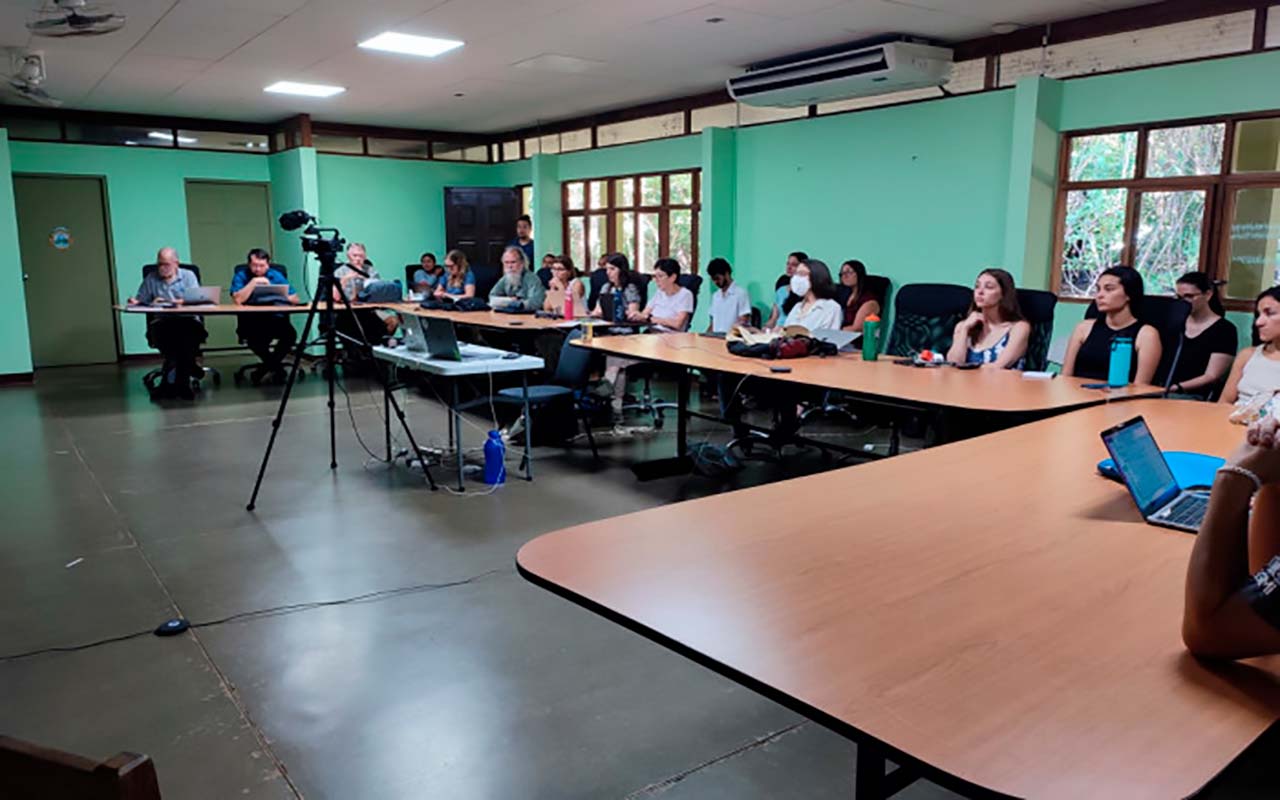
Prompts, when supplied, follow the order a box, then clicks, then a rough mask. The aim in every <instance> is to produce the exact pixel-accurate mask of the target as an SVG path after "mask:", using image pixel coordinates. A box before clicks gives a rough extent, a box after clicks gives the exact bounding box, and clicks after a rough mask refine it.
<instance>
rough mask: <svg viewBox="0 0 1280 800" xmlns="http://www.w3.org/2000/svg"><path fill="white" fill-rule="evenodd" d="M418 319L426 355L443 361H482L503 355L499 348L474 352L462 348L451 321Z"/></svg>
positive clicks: (429, 318)
mask: <svg viewBox="0 0 1280 800" xmlns="http://www.w3.org/2000/svg"><path fill="white" fill-rule="evenodd" d="M419 320H420V321H421V324H422V325H423V326H424V332H425V334H426V344H427V355H428V356H429V357H431V358H438V359H441V360H444V361H484V360H486V359H493V358H502V356H503V355H504V353H503V352H502V351H501V350H492V351H491V350H487V349H486V350H481V351H479V352H476V351H475V350H474V349H472V348H466V349H464V348H463V347H462V346H461V345H459V344H458V334H457V333H456V332H455V331H454V329H453V323H452V322H451V321H449V320H447V319H438V318H436V317H425V318H423V317H419Z"/></svg>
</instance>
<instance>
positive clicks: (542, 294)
mask: <svg viewBox="0 0 1280 800" xmlns="http://www.w3.org/2000/svg"><path fill="white" fill-rule="evenodd" d="M524 293H525V299H524V302H525V307H526V308H542V302H543V301H544V300H546V299H547V289H546V287H545V286H543V285H542V279H541V278H539V277H538V276H537V275H535V274H534V273H532V272H525V274H524Z"/></svg>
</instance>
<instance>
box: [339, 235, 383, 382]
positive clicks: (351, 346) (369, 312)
mask: <svg viewBox="0 0 1280 800" xmlns="http://www.w3.org/2000/svg"><path fill="white" fill-rule="evenodd" d="M368 260H369V256H368V253H367V251H366V250H365V246H364V245H363V244H361V243H360V242H352V243H351V244H349V245H347V263H346V264H343V265H342V266H340V267H338V268H337V269H336V270H334V271H333V277H335V278H337V280H338V285H337V286H335V287H334V289H333V299H334V301H335V302H334V308H335V309H342V308H344V305H343V304H342V302H341V301H342V296H345V297H346V298H347V300H348V301H349V302H351V303H357V302H359V300H360V292H361V290H363V289H364V285H365V282H366V281H378V280H382V276H381V275H379V274H378V271H377V270H376V269H374V268H373V265H372V264H369V263H367V262H368ZM339 291H341V292H342V295H339V294H338V292H339ZM336 316H337V326H336V327H337V329H338V333H339V334H340V335H341V336H342V337H344V340H343V344H342V348H343V353H344V356H349V357H353V358H354V360H357V361H360V360H364V359H365V353H364V352H363V349H362V348H360V347H357V345H361V344H364V343H366V342H367V343H368V344H370V345H375V344H382V342H383V340H385V339H386V338H387V337H388V336H390V335H391V334H393V333H395V331H396V326H397V325H398V324H399V318H398V317H397V316H396V315H395V313H394V312H390V311H385V312H384V311H381V310H379V309H372V308H359V309H356V310H354V311H351V312H347V311H338V312H337V313H336ZM349 360H350V359H349Z"/></svg>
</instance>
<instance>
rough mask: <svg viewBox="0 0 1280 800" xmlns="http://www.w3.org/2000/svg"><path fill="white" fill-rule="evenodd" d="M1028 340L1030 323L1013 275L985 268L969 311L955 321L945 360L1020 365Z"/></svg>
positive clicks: (1018, 366) (1006, 367)
mask: <svg viewBox="0 0 1280 800" xmlns="http://www.w3.org/2000/svg"><path fill="white" fill-rule="evenodd" d="M1030 340H1031V323H1029V322H1027V321H1026V319H1024V318H1023V316H1022V309H1021V308H1019V307H1018V291H1017V289H1016V287H1014V285H1013V276H1012V275H1010V274H1009V273H1008V272H1006V271H1005V270H1002V269H996V268H991V269H984V270H983V271H982V272H979V273H978V280H977V281H975V282H974V284H973V302H971V303H970V304H969V315H968V316H966V317H965V318H964V319H962V320H960V321H959V322H957V323H956V329H955V333H954V334H953V337H952V340H951V350H949V351H948V352H947V360H948V361H950V362H952V363H955V364H962V363H963V364H989V365H991V366H993V367H996V368H998V369H1022V367H1023V364H1024V362H1025V361H1026V355H1027V342H1029V341H1030Z"/></svg>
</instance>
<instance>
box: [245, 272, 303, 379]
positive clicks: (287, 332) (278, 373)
mask: <svg viewBox="0 0 1280 800" xmlns="http://www.w3.org/2000/svg"><path fill="white" fill-rule="evenodd" d="M245 261H246V264H247V266H246V267H237V268H236V274H235V276H234V277H233V278H232V279H231V299H232V300H234V301H235V302H236V305H241V306H247V305H255V304H254V303H252V302H251V301H252V299H253V290H254V289H256V288H257V287H259V286H285V287H287V289H286V291H287V292H288V294H287V295H286V297H287V299H288V302H289V303H290V304H292V305H297V304H298V294H297V292H295V291H294V289H293V286H292V285H290V283H289V279H288V278H286V277H285V276H284V274H283V273H281V272H280V270H278V269H275V268H274V267H272V266H271V254H270V253H268V252H267V251H266V250H263V249H262V248H260V247H255V248H254V249H252V250H250V251H249V255H248V257H247V258H246V259H245ZM236 335H237V336H239V337H240V341H242V342H244V343H245V345H246V346H247V347H248V348H249V349H250V350H252V351H253V354H254V355H256V356H257V357H258V358H259V359H260V360H261V361H262V366H260V367H258V368H257V369H256V370H254V371H253V375H252V376H251V378H250V380H252V381H253V383H254V385H257V384H259V383H261V382H262V379H263V378H264V377H266V376H267V375H271V376H272V377H273V378H274V379H275V380H277V381H280V382H283V380H284V377H285V373H284V359H285V356H287V355H289V350H290V349H292V348H293V345H294V344H295V343H296V342H297V341H298V333H297V331H295V330H294V329H293V323H292V322H290V321H289V316H288V315H287V314H271V313H268V312H265V311H254V312H252V313H244V314H239V315H237V322H236ZM273 341H274V342H275V343H276V346H275V348H274V349H273V348H272V347H271V343H272V342H273Z"/></svg>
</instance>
